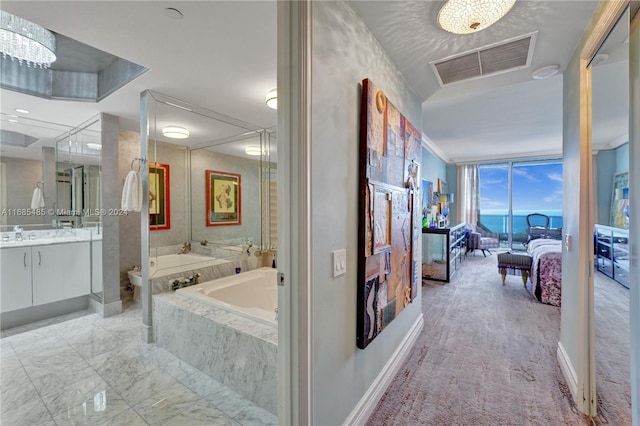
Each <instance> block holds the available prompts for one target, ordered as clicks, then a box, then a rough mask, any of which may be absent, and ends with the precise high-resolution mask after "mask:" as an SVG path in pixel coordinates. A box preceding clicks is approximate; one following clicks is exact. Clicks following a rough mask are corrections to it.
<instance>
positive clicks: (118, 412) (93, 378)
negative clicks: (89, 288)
mask: <svg viewBox="0 0 640 426" xmlns="http://www.w3.org/2000/svg"><path fill="white" fill-rule="evenodd" d="M68 318H69V319H68V320H66V321H61V322H58V323H56V324H47V323H45V322H42V323H40V324H39V325H40V327H39V328H33V329H29V328H28V327H26V326H22V327H21V328H19V329H18V328H16V329H15V330H12V329H9V330H6V331H5V332H4V333H3V334H4V335H5V336H6V337H3V338H2V339H0V368H1V371H0V381H1V385H2V386H1V392H2V394H1V404H0V406H1V408H0V410H1V413H0V423H1V424H3V425H20V426H22V425H27V424H37V425H72V424H74V425H77V424H87V425H103V424H111V425H147V424H149V425H160V424H174V425H214V424H224V425H232V426H239V425H247V426H248V425H276V424H278V422H277V418H276V417H275V416H273V415H272V414H270V413H268V412H267V411H265V410H264V409H262V408H260V407H258V406H256V405H255V404H253V403H251V401H249V400H247V399H246V398H244V397H242V396H240V395H238V394H237V393H236V392H234V391H233V390H231V389H229V388H228V387H226V386H224V385H222V384H221V383H220V382H219V381H216V380H214V379H212V378H211V377H209V376H207V375H205V374H204V373H203V372H201V371H199V370H198V369H196V368H194V367H192V366H190V365H188V364H187V363H186V362H184V361H182V360H180V359H178V358H176V357H175V356H174V355H172V354H171V353H169V352H167V351H166V350H164V349H162V348H160V347H158V346H157V345H147V344H144V343H141V342H140V341H139V340H140V336H139V330H138V325H139V324H140V318H141V311H140V309H129V310H128V311H126V312H124V313H122V314H119V315H116V316H113V317H109V318H101V317H99V316H97V315H95V314H88V315H84V316H82V317H77V316H69V317H68ZM34 326H36V325H34Z"/></svg>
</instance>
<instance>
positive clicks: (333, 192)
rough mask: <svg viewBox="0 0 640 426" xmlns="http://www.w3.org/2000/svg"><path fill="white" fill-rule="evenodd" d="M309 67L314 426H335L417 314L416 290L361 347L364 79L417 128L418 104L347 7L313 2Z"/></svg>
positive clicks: (365, 387) (389, 356)
mask: <svg viewBox="0 0 640 426" xmlns="http://www.w3.org/2000/svg"><path fill="white" fill-rule="evenodd" d="M311 61H312V108H311V109H312V114H313V116H312V125H311V129H312V136H311V137H312V153H311V158H312V163H311V212H312V218H311V223H312V253H311V256H312V258H313V265H312V268H313V269H312V277H313V282H312V283H311V286H312V304H313V306H312V310H313V353H312V357H313V361H312V362H313V367H312V368H313V376H314V387H313V420H314V421H313V423H314V424H318V425H339V424H342V423H343V422H344V421H345V419H346V418H347V417H348V416H349V414H350V413H351V411H352V410H353V409H354V407H356V405H357V404H358V402H359V401H360V399H361V398H362V397H363V395H364V394H365V392H366V391H367V389H368V388H369V387H370V385H371V384H372V382H373V381H374V379H375V378H376V376H377V375H378V374H379V373H380V371H381V369H382V368H383V366H384V365H385V363H386V362H387V361H388V360H389V359H390V358H391V355H392V354H393V352H394V351H395V350H396V348H397V347H398V346H399V344H400V342H401V341H402V339H403V338H404V337H405V335H406V334H407V332H408V330H409V329H410V327H411V326H412V325H413V324H414V323H415V322H416V321H417V320H418V319H419V317H420V314H421V312H420V311H421V296H420V292H419V295H418V297H417V298H416V299H415V300H414V302H413V303H412V304H410V305H409V306H407V307H406V308H405V309H404V310H403V311H402V312H401V313H400V314H399V316H398V317H397V318H396V319H395V320H393V321H392V322H391V324H390V325H389V326H388V327H387V328H386V329H384V330H383V331H382V333H381V334H380V335H379V336H378V337H377V338H376V339H375V340H373V342H371V344H369V346H368V347H367V348H366V349H364V350H360V349H357V348H356V307H357V299H356V296H357V285H358V283H357V281H356V277H357V253H358V240H357V235H358V232H357V231H358V167H359V161H358V145H359V129H360V95H361V81H362V79H364V78H370V79H371V81H372V82H373V83H374V84H375V85H376V86H377V87H378V88H380V89H381V90H382V91H383V92H384V93H385V94H386V95H387V97H388V99H389V101H390V102H392V103H393V104H394V105H395V106H396V107H397V108H398V110H399V111H400V112H401V113H402V114H404V115H405V117H407V118H408V119H409V121H411V123H412V124H413V125H414V126H416V128H417V129H419V130H421V129H422V119H421V105H420V102H419V100H418V99H417V97H416V96H415V95H414V93H413V92H412V91H411V89H410V88H409V85H408V84H407V82H406V81H405V79H404V78H403V76H402V75H401V74H400V73H399V72H398V70H397V69H396V67H395V66H394V64H393V63H392V62H391V60H390V59H389V57H388V56H387V54H386V53H385V52H384V51H383V50H382V48H381V47H380V45H379V44H378V43H377V41H376V40H375V39H374V37H373V35H372V34H371V33H370V32H369V30H368V29H367V28H366V27H365V25H364V24H363V23H362V21H361V20H360V19H359V18H358V17H357V15H356V14H355V12H354V11H353V10H352V9H351V7H350V6H349V5H347V4H346V3H344V2H329V1H326V2H325V1H322V2H313V3H312V58H311ZM341 248H346V250H347V265H348V266H347V273H346V275H344V276H341V277H338V278H332V276H331V252H332V251H333V250H338V249H341ZM426 326H427V327H428V326H429V325H428V324H427V325H426Z"/></svg>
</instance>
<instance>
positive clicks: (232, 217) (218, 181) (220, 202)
mask: <svg viewBox="0 0 640 426" xmlns="http://www.w3.org/2000/svg"><path fill="white" fill-rule="evenodd" d="M205 173H206V205H207V211H206V221H207V226H227V225H240V224H242V187H241V176H240V175H239V174H237V173H227V172H221V171H217V170H206V172H205Z"/></svg>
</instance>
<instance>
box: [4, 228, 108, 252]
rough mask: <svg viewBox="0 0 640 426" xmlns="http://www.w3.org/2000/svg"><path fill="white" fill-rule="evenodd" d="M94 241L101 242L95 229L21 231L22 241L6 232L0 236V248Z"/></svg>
mask: <svg viewBox="0 0 640 426" xmlns="http://www.w3.org/2000/svg"><path fill="white" fill-rule="evenodd" d="M7 236H8V241H7ZM96 240H102V233H100V234H98V233H97V232H96V229H78V228H71V229H49V230H44V231H43V230H38V231H22V240H17V239H16V232H14V231H8V232H2V233H1V235H0V248H10V247H35V246H45V245H52V244H65V243H79V242H84V241H96Z"/></svg>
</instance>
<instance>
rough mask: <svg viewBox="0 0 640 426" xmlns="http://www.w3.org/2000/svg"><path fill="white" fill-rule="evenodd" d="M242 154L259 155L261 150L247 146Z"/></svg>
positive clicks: (253, 146)
mask: <svg viewBox="0 0 640 426" xmlns="http://www.w3.org/2000/svg"><path fill="white" fill-rule="evenodd" d="M244 153H245V154H247V155H260V154H262V150H261V149H260V147H259V146H258V145H249V146H247V147H246V148H245V149H244Z"/></svg>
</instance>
